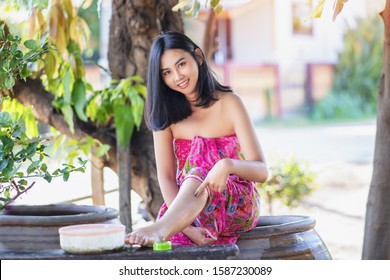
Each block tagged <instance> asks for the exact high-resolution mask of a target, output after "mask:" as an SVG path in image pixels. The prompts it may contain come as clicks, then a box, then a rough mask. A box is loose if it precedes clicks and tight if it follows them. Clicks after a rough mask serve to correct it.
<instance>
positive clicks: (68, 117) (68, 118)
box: [61, 105, 74, 133]
mask: <svg viewBox="0 0 390 280" xmlns="http://www.w3.org/2000/svg"><path fill="white" fill-rule="evenodd" d="M61 112H62V114H63V115H64V119H65V122H66V123H67V124H68V126H69V130H70V132H72V133H74V123H73V110H72V107H71V106H70V105H64V106H62V107H61Z"/></svg>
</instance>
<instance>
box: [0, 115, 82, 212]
mask: <svg viewBox="0 0 390 280" xmlns="http://www.w3.org/2000/svg"><path fill="white" fill-rule="evenodd" d="M30 113H31V112H29V111H26V112H25V113H24V114H23V115H22V116H14V117H13V118H12V116H11V115H10V114H9V113H8V112H0V210H1V209H3V208H4V207H5V206H6V205H8V204H9V203H11V202H12V201H14V200H15V199H16V198H18V197H19V196H20V195H22V194H23V193H26V192H27V191H28V190H29V189H31V188H32V187H33V186H34V183H35V182H33V183H30V184H29V182H28V181H27V180H28V179H30V178H36V177H42V178H43V179H45V180H46V181H47V182H51V181H52V179H53V178H54V177H62V178H63V180H64V181H67V180H68V179H69V175H70V173H71V172H76V171H80V172H84V171H85V164H86V161H83V160H81V159H79V164H80V166H79V167H75V166H73V165H69V164H63V166H62V167H61V168H57V169H55V170H54V171H52V172H51V171H49V169H48V166H47V164H46V163H45V159H46V158H47V157H48V155H47V154H46V153H45V147H46V146H45V145H44V144H43V141H44V140H43V139H40V138H35V139H31V138H29V137H28V136H27V135H26V134H25V133H24V132H23V130H22V126H21V123H22V121H23V119H24V118H25V117H26V116H27V115H28V114H30ZM13 119H18V121H14V120H13Z"/></svg>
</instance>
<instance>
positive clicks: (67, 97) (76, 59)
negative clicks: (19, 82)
mask: <svg viewBox="0 0 390 280" xmlns="http://www.w3.org/2000/svg"><path fill="white" fill-rule="evenodd" d="M35 2H36V1H35ZM92 2H93V1H85V2H83V4H82V5H81V6H79V7H76V6H73V5H72V1H71V0H54V1H50V3H47V2H46V6H45V3H44V2H42V1H40V3H39V5H33V6H32V7H31V10H32V12H31V14H30V17H29V21H28V29H29V36H32V35H35V34H39V36H40V37H42V38H46V39H47V41H48V45H49V48H48V51H47V52H46V53H45V54H44V55H43V57H42V59H43V61H41V62H40V63H39V65H38V69H39V73H40V77H39V78H40V79H41V80H42V83H43V85H44V86H45V87H46V89H47V90H48V91H49V92H51V93H53V96H54V102H53V105H54V107H55V110H56V112H57V113H60V114H62V115H63V116H64V120H65V122H66V123H67V124H68V126H69V129H70V131H71V132H74V122H75V119H78V120H80V121H82V122H93V123H94V124H95V125H96V126H98V127H99V126H105V127H107V128H111V127H112V128H113V129H114V130H115V131H116V133H117V137H118V139H119V140H120V141H119V143H120V145H121V146H124V145H127V144H128V143H129V141H130V138H131V135H132V131H133V130H134V128H137V129H139V126H140V122H141V119H142V114H143V100H144V98H145V95H146V88H145V86H144V84H143V81H142V79H140V78H139V77H131V78H126V79H123V80H120V81H112V83H111V85H110V86H109V87H107V88H106V89H104V90H100V91H96V90H94V89H93V87H92V85H91V84H89V83H88V82H87V81H86V79H85V66H84V60H83V57H82V52H83V51H84V50H85V48H86V47H87V46H88V44H89V41H90V31H89V28H88V24H87V22H86V21H85V20H84V19H83V18H82V17H81V16H80V13H81V11H83V10H85V9H87V8H89V5H90V4H91V3H92ZM48 4H50V6H47V5H48ZM45 11H46V12H45ZM35 36H36V35H35ZM61 141H63V139H62V140H61ZM70 142H71V145H72V146H76V144H75V143H77V142H75V141H74V140H70ZM88 143H89V144H91V145H95V144H96V141H91V139H83V140H82V141H80V142H79V143H78V148H79V149H77V150H76V151H73V153H72V154H71V155H69V156H70V157H71V158H74V157H75V156H76V155H75V153H76V152H77V151H79V152H80V149H82V150H87V151H91V150H92V149H94V150H95V148H94V147H88V148H87V147H86V145H88ZM107 147H108V146H106V145H105V146H103V147H98V149H100V151H102V150H105V151H107Z"/></svg>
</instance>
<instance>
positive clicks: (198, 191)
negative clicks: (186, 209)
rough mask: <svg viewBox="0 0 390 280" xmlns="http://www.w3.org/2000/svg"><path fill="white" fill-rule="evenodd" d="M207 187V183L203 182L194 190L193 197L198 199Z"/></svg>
mask: <svg viewBox="0 0 390 280" xmlns="http://www.w3.org/2000/svg"><path fill="white" fill-rule="evenodd" d="M206 187H207V181H206V180H205V181H203V183H202V184H200V186H199V187H198V188H197V189H196V191H195V192H194V196H196V197H198V196H199V195H200V194H201V193H202V192H203V191H204V189H205V188H206Z"/></svg>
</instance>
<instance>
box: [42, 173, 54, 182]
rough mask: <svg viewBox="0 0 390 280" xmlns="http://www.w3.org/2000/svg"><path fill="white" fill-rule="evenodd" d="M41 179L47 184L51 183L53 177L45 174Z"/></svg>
mask: <svg viewBox="0 0 390 280" xmlns="http://www.w3.org/2000/svg"><path fill="white" fill-rule="evenodd" d="M43 179H45V180H46V181H47V182H48V183H50V182H51V180H52V179H53V176H51V175H50V174H49V173H45V176H43Z"/></svg>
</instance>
